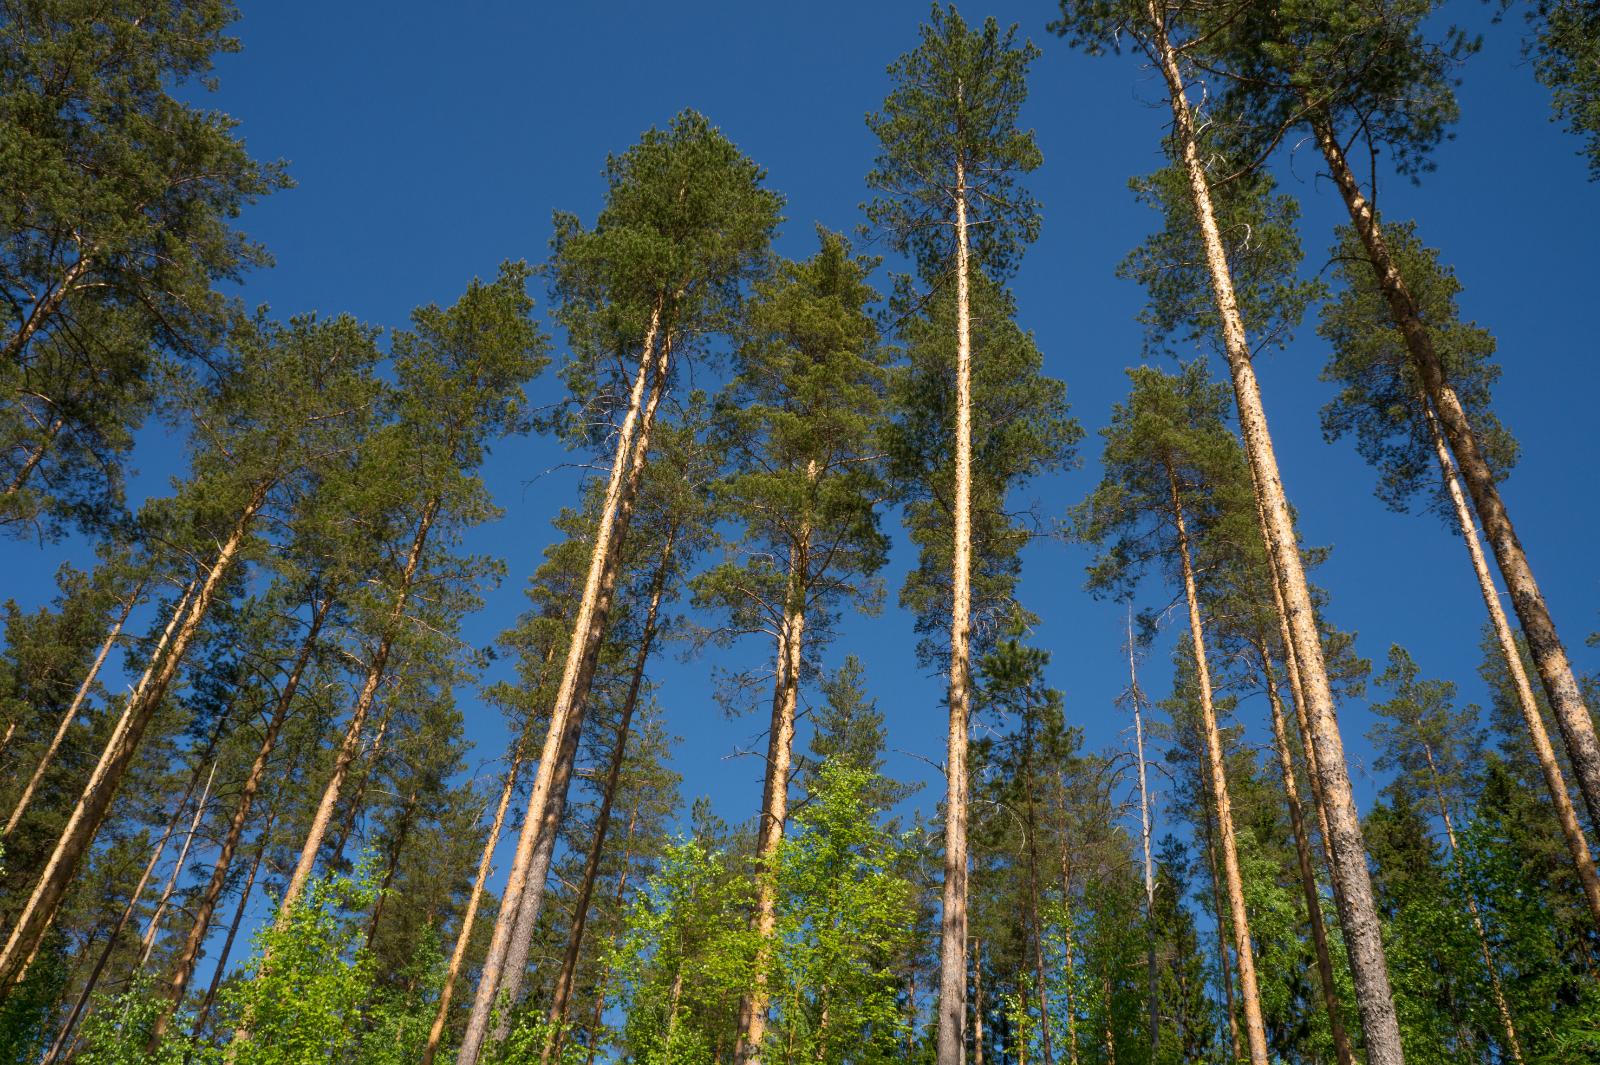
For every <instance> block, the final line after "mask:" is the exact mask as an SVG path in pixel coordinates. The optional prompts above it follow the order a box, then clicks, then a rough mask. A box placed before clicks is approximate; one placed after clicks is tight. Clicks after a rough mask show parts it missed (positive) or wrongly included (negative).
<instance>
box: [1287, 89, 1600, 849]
mask: <svg viewBox="0 0 1600 1065" xmlns="http://www.w3.org/2000/svg"><path fill="white" fill-rule="evenodd" d="M1312 132H1313V133H1314V134H1315V136H1316V139H1317V145H1318V147H1320V148H1321V149H1322V154H1323V158H1324V159H1326V160H1327V163H1328V169H1329V170H1330V171H1331V172H1332V175H1333V180H1334V184H1335V185H1337V186H1338V187H1339V194H1340V196H1341V197H1342V198H1343V199H1344V203H1345V208H1346V209H1347V211H1348V212H1349V215H1350V221H1351V224H1352V225H1353V226H1354V227H1355V230H1356V233H1357V234H1358V235H1359V236H1360V238H1361V243H1362V246H1363V247H1364V248H1365V249H1366V252H1367V257H1368V259H1369V261H1370V263H1371V266H1372V273H1373V277H1374V278H1375V279H1376V280H1377V283H1378V287H1379V289H1380V290H1382V292H1383V295H1384V299H1385V300H1386V301H1387V302H1388V304H1389V313H1390V314H1391V316H1392V317H1393V318H1394V324H1395V326H1396V327H1397V328H1398V329H1399V330H1400V333H1401V336H1402V337H1404V338H1405V343H1406V350H1407V351H1408V352H1409V353H1410V355H1411V360H1412V363H1413V364H1414V366H1415V368H1416V371H1417V376H1418V377H1419V378H1421V381H1422V386H1423V389H1424V390H1425V391H1426V393H1427V397H1428V400H1429V402H1430V404H1431V406H1432V410H1433V413H1434V414H1435V415H1436V416H1437V418H1438V424H1439V427H1440V428H1441V429H1442V431H1443V433H1444V437H1445V439H1446V440H1447V441H1448V442H1449V445H1450V450H1451V451H1452V452H1453V453H1454V455H1455V459H1456V463H1457V465H1458V466H1459V468H1460V472H1461V476H1462V478H1463V479H1464V480H1465V481H1466V482H1467V492H1468V493H1469V494H1470V495H1471V496H1472V504H1473V507H1474V508H1475V509H1476V510H1477V512H1478V520H1479V521H1480V522H1482V523H1483V531H1484V535H1485V536H1486V537H1487V538H1488V540H1489V546H1490V548H1491V549H1492V550H1493V551H1494V557H1495V562H1496V563H1497V564H1498V565H1499V567H1500V576H1501V577H1502V578H1503V579H1504V580H1505V583H1506V589H1507V591H1508V592H1509V593H1510V595H1511V606H1512V608H1513V609H1514V610H1515V611H1516V612H1517V620H1518V621H1519V622H1520V623H1521V625H1522V632H1523V635H1524V636H1526V637H1527V640H1528V650H1529V651H1530V652H1531V653H1532V655H1533V662H1534V666H1535V667H1536V668H1537V669H1538V671H1539V679H1540V681H1541V682H1542V683H1543V685H1544V690H1545V695H1546V696H1548V697H1549V700H1550V708H1551V709H1552V710H1553V711H1554V712H1555V718H1556V724H1557V726H1558V727H1559V728H1560V730H1561V735H1562V738H1563V739H1564V740H1565V741H1566V745H1567V757H1568V759H1569V760H1570V761H1571V763H1572V768H1573V770H1574V772H1575V773H1576V774H1577V777H1578V789H1579V791H1580V792H1582V794H1583V799H1584V802H1585V804H1586V805H1587V806H1588V807H1589V817H1590V820H1591V821H1592V822H1593V823H1595V824H1600V740H1597V739H1596V737H1595V729H1594V720H1593V718H1591V717H1590V716H1589V709H1588V707H1586V706H1585V705H1584V702H1583V694H1582V692H1581V691H1580V690H1579V688H1578V682H1577V679H1576V678H1575V677H1574V676H1573V673H1572V664H1571V663H1570V662H1569V661H1568V660H1567V652H1566V649H1565V648H1564V647H1562V645H1561V637H1560V635H1559V634H1558V633H1557V632H1556V626H1555V621H1554V620H1553V619H1552V618H1551V616H1550V611H1549V609H1548V607H1546V605H1545V601H1544V593H1543V592H1541V591H1540V590H1539V585H1538V582H1537V581H1535V580H1534V577H1533V568H1532V566H1531V565H1530V564H1529V562H1528V556H1527V554H1526V553H1525V552H1524V551H1523V548H1522V543H1521V541H1520V540H1518V538H1517V532H1516V529H1515V527H1514V526H1513V525H1512V524H1511V515H1510V514H1509V512H1507V510H1506V507H1505V503H1504V502H1503V501H1502V500H1501V498H1500V488H1499V485H1498V484H1496V482H1495V474H1494V470H1493V469H1492V468H1491V467H1490V465H1489V462H1488V460H1487V459H1486V458H1485V457H1484V454H1483V451H1482V449H1481V448H1480V447H1479V445H1478V438H1477V434H1476V432H1475V431H1474V430H1473V428H1472V423H1471V420H1470V419H1469V418H1468V416H1467V410H1466V407H1465V406H1464V405H1463V404H1462V402H1461V398H1460V396H1458V395H1457V394H1456V391H1455V388H1454V386H1453V385H1452V384H1451V383H1450V381H1449V380H1448V379H1447V378H1446V376H1445V368H1444V363H1443V361H1442V360H1441V359H1440V358H1439V353H1438V352H1437V351H1436V350H1435V349H1434V346H1433V337H1432V335H1431V334H1430V333H1429V332H1428V327H1427V324H1426V323H1425V322H1423V320H1422V315H1421V313H1420V311H1419V310H1418V308H1417V304H1416V300H1415V299H1414V298H1413V297H1412V295H1411V290H1410V288H1409V287H1408V286H1407V285H1406V281H1405V278H1404V277H1403V276H1401V273H1400V269H1399V267H1398V266H1397V265H1396V264H1395V262H1394V259H1393V258H1392V257H1391V256H1390V254H1389V248H1388V244H1387V243H1386V241H1385V239H1384V235H1383V227H1382V225H1381V224H1380V223H1379V220H1378V216H1377V212H1376V211H1374V209H1373V207H1372V204H1371V203H1369V202H1368V200H1367V198H1366V196H1365V195H1363V194H1362V192H1361V185H1360V183H1359V182H1358V181H1357V180H1356V176H1355V174H1354V172H1352V171H1351V169H1350V165H1349V163H1348V161H1347V160H1346V159H1345V155H1344V149H1343V147H1342V146H1341V145H1340V144H1339V141H1338V138H1337V137H1336V136H1335V134H1334V130H1333V127H1332V126H1331V124H1330V123H1329V121H1328V120H1327V118H1326V116H1321V117H1318V118H1316V119H1314V120H1313V122H1312Z"/></svg>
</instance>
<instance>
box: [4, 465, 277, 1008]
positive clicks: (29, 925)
mask: <svg viewBox="0 0 1600 1065" xmlns="http://www.w3.org/2000/svg"><path fill="white" fill-rule="evenodd" d="M269 487H270V485H268V484H262V485H260V486H258V487H257V489H256V491H255V492H254V493H253V494H252V495H251V497H250V499H249V500H248V501H247V502H246V504H245V506H244V509H243V510H242V511H241V512H240V515H239V517H238V518H237V519H236V521H235V523H234V526H233V529H232V530H231V531H230V532H229V534H228V538H227V539H226V540H225V541H224V542H223V544H222V546H221V548H220V549H219V550H218V552H217V555H216V558H215V560H214V561H213V562H212V564H211V567H210V569H209V571H208V572H207V573H206V576H205V580H204V581H203V582H202V583H201V584H200V585H199V587H198V589H197V590H196V591H195V593H194V596H193V598H192V600H189V601H188V607H187V611H186V612H184V613H183V621H182V622H181V623H180V624H179V626H178V628H177V630H176V631H175V633H174V635H173V638H172V642H171V643H170V644H169V645H168V646H167V648H166V653H165V654H164V655H160V656H158V658H157V660H154V661H152V663H151V667H150V673H149V683H148V684H147V685H145V686H143V687H142V688H141V689H140V690H139V691H137V692H136V693H135V694H134V696H133V697H132V698H131V699H130V700H129V704H128V707H127V710H126V711H125V712H124V715H123V720H122V721H121V722H119V723H118V726H119V727H118V729H117V730H115V731H114V732H113V734H112V736H111V738H110V739H109V740H108V741H107V743H106V747H105V750H104V751H103V752H102V754H101V756H100V761H99V763H98V764H97V765H96V766H95V768H94V772H93V774H92V775H91V776H90V778H89V781H88V783H87V784H86V785H84V789H83V794H82V795H81V796H79V798H78V802H77V805H76V806H74V807H73V810H72V814H71V815H70V816H69V817H68V819H67V823H66V826H65V827H64V828H63V829H62V831H61V838H60V840H59V841H57V843H56V847H55V850H54V851H53V852H52V853H51V855H50V858H49V860H48V861H47V862H46V863H45V867H44V869H43V871H42V872H41V873H40V876H39V880H38V883H37V884H36V885H35V887H34V889H33V893H32V894H31V895H30V896H29V898H28V902H27V905H26V906H25V907H24V909H23V911H22V913H21V914H20V915H19V916H18V918H17V922H16V924H15V925H14V926H13V927H12V929H11V935H10V937H9V938H8V939H7V941H6V945H5V949H4V951H3V952H0V992H3V991H4V990H6V989H9V988H10V987H12V986H14V985H15V984H17V983H20V982H21V980H22V978H23V976H24V974H25V973H26V971H27V967H28V965H29V964H30V963H31V962H32V960H33V956H34V954H35V952H37V951H38V949H39V944H40V943H41V942H42V941H43V939H44V935H45V932H46V931H48V929H49V927H50V924H51V922H53V921H54V920H55V915H56V911H57V909H58V908H59V907H60V905H61V900H62V898H63V897H64V896H65V895H66V892H67V887H68V885H69V884H70V883H71V882H72V878H73V877H74V876H75V875H76V874H77V871H78V864H79V863H80V862H81V861H82V860H83V856H84V855H85V854H86V853H88V850H89V847H90V846H91V845H92V844H93V842H94V838H95V835H96V834H97V833H98V832H99V831H100V826H101V824H103V823H104V821H105V817H106V813H107V811H108V810H109V809H110V808H111V800H112V799H113V798H114V797H115V795H116V792H117V788H118V786H119V785H120V784H121V783H122V778H123V776H124V775H125V774H126V773H127V771H128V767H129V765H131V764H132V762H133V758H134V755H135V754H137V753H138V750H139V743H140V741H141V740H142V739H143V738H144V732H145V729H146V728H147V727H148V726H149V724H150V721H151V719H152V718H154V717H155V714H156V711H157V709H159V708H160V705H161V703H162V700H163V699H164V698H165V696H166V693H167V688H168V686H169V685H170V684H171V683H172V679H173V678H174V677H175V676H177V673H178V669H179V667H180V666H181V665H182V664H183V658H184V655H185V654H186V653H187V652H188V650H189V645H190V644H191V643H192V642H193V641H194V638H195V636H196V635H197V634H198V632H199V630H200V625H201V623H202V622H203V621H204V620H205V617H206V613H207V612H208V611H209V610H210V609H211V602H212V600H213V599H214V598H215V597H216V594H217V589H218V588H219V587H221V585H222V582H223V580H224V578H225V577H226V576H227V574H228V572H229V570H230V569H231V568H232V566H233V562H234V559H235V558H236V557H237V556H238V553H239V549H240V547H241V546H243V544H244V541H245V537H246V536H247V535H249V532H250V527H251V525H252V524H253V523H254V521H255V518H256V515H257V514H258V513H259V512H260V510H261V508H262V506H264V505H265V504H266V501H267V491H268V489H269Z"/></svg>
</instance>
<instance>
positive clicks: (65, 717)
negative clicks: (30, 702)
mask: <svg viewBox="0 0 1600 1065" xmlns="http://www.w3.org/2000/svg"><path fill="white" fill-rule="evenodd" d="M143 590H144V586H143V584H142V583H141V584H140V585H139V586H138V587H135V588H134V590H133V591H132V592H130V593H129V595H128V601H127V602H126V603H124V604H123V605H122V613H121V614H118V615H117V620H116V623H115V624H113V625H112V626H111V631H110V633H108V634H107V635H106V638H105V642H104V643H102V644H101V645H100V652H99V653H98V654H96V655H95V656H94V662H93V663H92V664H91V665H90V666H89V672H88V673H87V674H86V675H85V676H84V678H83V683H82V684H80V685H78V690H77V692H76V693H74V694H73V696H72V703H71V705H69V706H68V707H67V712H66V713H64V714H62V715H61V723H60V724H58V725H57V726H56V732H55V735H54V736H52V737H51V738H50V745H49V746H48V747H46V748H45V749H44V754H42V755H40V756H39V764H38V765H36V766H35V767H34V769H33V775H32V776H31V777H29V778H28V783H27V784H26V785H25V786H24V787H23V789H22V794H21V795H19V796H18V797H17V805H16V806H14V807H12V810H11V816H10V817H8V818H6V824H5V827H4V828H3V829H0V840H3V839H6V838H8V837H9V836H10V835H11V833H12V832H13V831H14V830H15V829H16V827H17V824H18V822H20V821H21V820H22V815H23V814H25V813H27V812H28V804H29V803H31V802H32V801H33V793H34V792H35V791H37V790H38V788H39V782H40V781H42V780H43V779H44V775H45V773H46V772H47V771H48V770H49V768H50V765H51V763H52V762H54V761H55V757H56V752H57V751H59V750H60V749H61V743H62V741H63V740H65V739H66V738H67V733H68V732H70V731H71V730H72V723H73V722H74V721H76V720H78V711H79V710H80V709H82V708H83V701H84V700H85V699H86V698H88V696H89V691H90V689H91V688H93V687H94V681H95V678H96V677H97V676H99V675H100V667H101V666H103V665H105V661H106V656H107V655H109V654H110V653H111V648H112V647H113V646H115V645H116V642H117V637H118V636H120V635H121V634H122V626H123V625H125V624H126V623H127V621H128V615H129V614H131V613H133V608H134V606H135V605H137V604H138V602H139V594H140V592H142V591H143ZM178 609H179V612H181V611H182V605H181V604H180V605H179V608H178ZM173 616H174V617H176V616H177V614H176V613H175V614H174V615H173ZM168 631H169V632H170V631H171V625H170V624H169V625H168ZM164 643H165V638H163V645H164ZM160 646H162V645H158V647H157V652H156V653H157V654H159V653H160ZM12 727H13V728H15V727H16V725H15V723H13V725H12ZM7 738H8V739H9V738H10V733H7Z"/></svg>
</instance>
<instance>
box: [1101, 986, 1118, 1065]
mask: <svg viewBox="0 0 1600 1065" xmlns="http://www.w3.org/2000/svg"><path fill="white" fill-rule="evenodd" d="M1100 987H1101V999H1100V1001H1101V1002H1102V1003H1103V1004H1104V1006H1105V1020H1106V1023H1105V1040H1106V1065H1117V1033H1116V1030H1115V1029H1113V1028H1112V1027H1111V1006H1112V1000H1111V978H1110V977H1107V978H1105V979H1104V980H1103V981H1101V984H1100Z"/></svg>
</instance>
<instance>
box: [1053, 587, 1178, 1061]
mask: <svg viewBox="0 0 1600 1065" xmlns="http://www.w3.org/2000/svg"><path fill="white" fill-rule="evenodd" d="M1128 701H1129V702H1130V703H1132V705H1133V743H1134V750H1135V754H1136V755H1137V757H1138V761H1139V842H1140V844H1141V845H1142V846H1143V848H1144V921H1145V978H1146V981H1147V990H1146V992H1145V994H1146V997H1148V998H1149V1000H1150V1002H1149V1011H1150V1022H1149V1023H1150V1055H1151V1057H1154V1056H1155V1054H1156V1051H1157V1050H1158V1049H1159V1048H1160V1046H1161V996H1160V992H1159V986H1160V972H1159V971H1158V970H1157V968H1156V867H1155V862H1154V861H1153V860H1152V859H1151V856H1150V835H1151V831H1152V828H1153V826H1152V825H1151V818H1150V787H1149V783H1148V780H1147V778H1146V774H1145V762H1144V712H1143V703H1144V693H1143V692H1142V691H1140V689H1139V672H1138V670H1137V668H1135V666H1134V659H1133V601H1132V600H1131V599H1130V600H1129V601H1128ZM1047 1065H1048V1063H1047Z"/></svg>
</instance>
